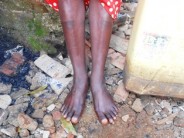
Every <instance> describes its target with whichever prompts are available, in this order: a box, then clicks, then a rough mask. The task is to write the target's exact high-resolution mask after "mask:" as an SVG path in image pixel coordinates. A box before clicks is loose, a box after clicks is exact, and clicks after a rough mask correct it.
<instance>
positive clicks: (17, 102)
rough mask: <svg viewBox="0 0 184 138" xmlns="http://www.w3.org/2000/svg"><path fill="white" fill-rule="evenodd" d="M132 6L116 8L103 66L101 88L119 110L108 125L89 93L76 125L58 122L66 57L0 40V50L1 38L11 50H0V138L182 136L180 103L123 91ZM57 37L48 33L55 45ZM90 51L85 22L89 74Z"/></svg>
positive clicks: (183, 104) (67, 79) (68, 81)
mask: <svg viewBox="0 0 184 138" xmlns="http://www.w3.org/2000/svg"><path fill="white" fill-rule="evenodd" d="M136 6H137V3H136V2H132V3H126V4H125V5H124V6H123V7H122V10H121V13H122V14H120V15H119V18H121V20H122V21H123V24H122V22H116V23H115V25H114V27H113V34H112V37H111V41H110V48H109V53H108V57H107V62H106V66H105V80H106V86H107V88H108V90H109V91H110V92H111V95H112V96H113V98H114V100H115V101H116V104H117V106H118V107H119V114H118V117H117V120H116V122H115V124H114V125H111V124H109V125H107V126H102V125H101V124H100V123H99V121H98V119H97V117H96V115H95V112H94V109H93V101H92V96H91V93H90V91H89V93H88V95H87V97H86V108H85V111H84V114H83V116H82V118H81V120H80V122H79V123H78V124H77V125H74V126H73V125H72V124H71V123H69V122H66V121H65V120H63V118H62V116H61V112H60V108H61V105H62V103H63V101H64V99H65V97H66V95H67V94H68V93H69V91H70V89H71V87H72V76H73V71H72V65H71V61H70V59H69V57H68V56H67V53H66V52H65V53H63V52H62V53H59V54H57V56H54V57H52V58H51V57H50V56H48V55H47V54H46V53H45V52H44V51H42V52H41V53H40V54H33V53H30V51H28V50H26V49H27V48H24V47H21V46H20V45H19V46H17V45H18V44H17V43H10V41H9V39H8V38H6V37H3V39H1V43H0V44H1V48H3V44H5V42H4V43H2V42H3V40H5V39H8V42H6V44H7V45H6V46H9V45H10V44H11V45H14V46H13V48H10V47H8V48H7V49H1V51H3V52H1V54H4V55H3V57H4V58H2V59H1V60H0V65H1V66H0V138H8V137H11V138H18V137H21V138H48V137H50V138H65V137H67V138H72V137H77V138H83V137H84V138H97V137H99V138H183V137H184V100H181V99H175V98H169V97H155V96H140V95H136V94H134V93H133V92H128V91H126V90H125V89H124V86H123V83H122V81H123V69H124V62H125V56H126V51H127V47H128V42H129V37H130V35H131V29H132V25H133V19H134V14H135V9H136ZM47 25H48V24H47ZM49 25H50V24H49ZM50 26H51V25H50ZM1 29H2V28H1ZM52 31H53V29H52ZM60 34H62V33H60ZM57 35H58V33H52V35H51V36H52V37H51V40H52V41H53V39H54V41H56V43H58V38H57V37H56V36H57ZM3 36H4V35H3ZM59 38H62V36H60V37H59ZM60 43H61V42H60ZM90 47H91V45H90V37H89V29H88V22H86V46H85V48H86V63H87V65H88V69H89V73H90V69H91V52H90ZM28 55H32V56H28ZM73 127H74V128H73Z"/></svg>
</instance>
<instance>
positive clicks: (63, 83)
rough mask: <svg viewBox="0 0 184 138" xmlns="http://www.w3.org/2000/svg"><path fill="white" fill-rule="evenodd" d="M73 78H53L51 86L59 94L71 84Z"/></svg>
mask: <svg viewBox="0 0 184 138" xmlns="http://www.w3.org/2000/svg"><path fill="white" fill-rule="evenodd" d="M72 80H73V77H69V78H60V79H57V80H56V79H52V80H51V82H50V86H51V88H52V89H53V90H54V92H55V93H56V94H57V95H60V94H61V92H62V91H63V90H64V89H65V88H66V87H67V86H68V85H69V83H70V82H71V81H72Z"/></svg>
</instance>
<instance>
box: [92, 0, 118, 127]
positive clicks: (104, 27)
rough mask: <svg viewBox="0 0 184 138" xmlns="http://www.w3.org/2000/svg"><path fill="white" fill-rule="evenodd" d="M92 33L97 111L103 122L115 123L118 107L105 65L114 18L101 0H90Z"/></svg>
mask: <svg viewBox="0 0 184 138" xmlns="http://www.w3.org/2000/svg"><path fill="white" fill-rule="evenodd" d="M89 20H90V34H91V43H92V64H93V65H92V74H91V90H92V95H93V99H94V106H95V111H96V113H97V115H98V118H99V120H100V121H101V123H102V124H107V123H108V122H110V123H114V119H116V115H117V107H116V106H115V103H114V102H113V99H112V97H111V95H110V94H109V92H108V91H107V89H106V88H105V82H104V66H105V61H106V57H107V53H108V48H109V41H110V37H111V33H112V25H113V19H112V18H111V16H110V15H109V14H108V13H107V11H106V10H105V9H104V8H103V7H102V5H101V4H100V2H99V0H90V6H89Z"/></svg>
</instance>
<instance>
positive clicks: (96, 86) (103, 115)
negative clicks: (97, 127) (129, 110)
mask: <svg viewBox="0 0 184 138" xmlns="http://www.w3.org/2000/svg"><path fill="white" fill-rule="evenodd" d="M91 90H92V95H93V101H94V108H95V112H96V114H97V116H98V118H99V120H100V122H101V123H102V124H104V125H106V124H108V122H109V123H111V124H114V120H115V119H116V116H117V112H118V108H117V107H116V105H115V103H114V101H113V99H112V97H111V95H110V94H109V92H108V91H107V89H106V88H105V84H104V83H97V82H95V81H94V80H92V81H91Z"/></svg>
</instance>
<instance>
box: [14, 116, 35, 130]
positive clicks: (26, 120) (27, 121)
mask: <svg viewBox="0 0 184 138" xmlns="http://www.w3.org/2000/svg"><path fill="white" fill-rule="evenodd" d="M17 120H18V123H19V127H20V128H24V129H28V130H30V131H34V130H36V128H37V127H38V123H37V122H36V121H35V120H33V119H32V118H30V117H29V116H28V115H26V114H24V113H20V114H19V115H18V118H17Z"/></svg>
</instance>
